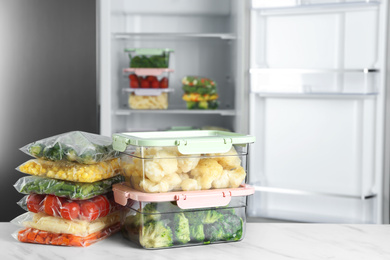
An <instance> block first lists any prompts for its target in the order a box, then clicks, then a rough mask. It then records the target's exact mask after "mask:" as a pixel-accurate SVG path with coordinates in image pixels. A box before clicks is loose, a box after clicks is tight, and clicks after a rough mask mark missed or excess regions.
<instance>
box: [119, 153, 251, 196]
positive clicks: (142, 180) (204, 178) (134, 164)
mask: <svg viewBox="0 0 390 260" xmlns="http://www.w3.org/2000/svg"><path fill="white" fill-rule="evenodd" d="M129 157H130V158H131V160H126V161H125V162H124V166H123V170H124V174H125V176H126V180H127V181H128V182H129V183H130V184H131V186H132V187H133V188H134V189H137V190H140V191H145V192H153V193H155V192H168V191H175V190H185V191H190V190H205V189H211V188H217V189H220V188H237V187H239V186H240V184H241V183H242V182H243V181H244V180H245V177H246V172H245V169H244V168H243V167H242V166H241V159H240V157H239V156H238V154H237V151H236V150H235V149H234V147H232V149H231V150H230V151H228V152H227V153H224V154H205V155H204V156H203V155H183V154H181V153H180V152H179V151H178V149H177V147H153V148H152V147H150V148H143V149H137V150H136V151H135V152H134V153H133V154H131V156H129ZM142 158H145V159H142Z"/></svg>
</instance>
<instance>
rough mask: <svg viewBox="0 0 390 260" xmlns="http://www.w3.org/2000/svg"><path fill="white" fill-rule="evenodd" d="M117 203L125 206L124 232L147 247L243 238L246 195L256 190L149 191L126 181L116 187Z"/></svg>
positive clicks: (137, 242) (243, 186)
mask: <svg viewBox="0 0 390 260" xmlns="http://www.w3.org/2000/svg"><path fill="white" fill-rule="evenodd" d="M113 191H114V197H115V200H116V202H117V203H119V204H121V205H126V207H125V208H126V209H125V210H124V211H123V212H122V216H121V230H122V234H123V236H124V237H125V238H127V239H128V240H130V241H132V242H134V243H136V244H138V245H139V246H142V247H143V248H146V249H157V248H169V247H181V246H190V245H204V244H214V243H221V242H234V241H240V240H242V239H243V238H244V235H245V224H246V218H245V208H246V196H248V195H251V194H253V192H254V189H253V188H252V187H250V186H248V185H242V186H241V187H240V188H236V189H224V190H208V191H189V192H169V193H165V194H150V193H144V192H139V191H135V190H134V189H131V188H129V187H127V186H126V185H124V184H116V185H115V186H114V187H113Z"/></svg>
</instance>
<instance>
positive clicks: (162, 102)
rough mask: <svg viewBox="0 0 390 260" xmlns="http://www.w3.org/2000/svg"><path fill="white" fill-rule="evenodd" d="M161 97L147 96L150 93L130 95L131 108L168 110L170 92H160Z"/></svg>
mask: <svg viewBox="0 0 390 260" xmlns="http://www.w3.org/2000/svg"><path fill="white" fill-rule="evenodd" d="M159 93H160V94H159V95H147V94H148V93H145V92H144V93H143V94H137V92H135V93H129V100H128V103H129V108H131V109H168V104H169V102H168V97H169V93H168V92H159Z"/></svg>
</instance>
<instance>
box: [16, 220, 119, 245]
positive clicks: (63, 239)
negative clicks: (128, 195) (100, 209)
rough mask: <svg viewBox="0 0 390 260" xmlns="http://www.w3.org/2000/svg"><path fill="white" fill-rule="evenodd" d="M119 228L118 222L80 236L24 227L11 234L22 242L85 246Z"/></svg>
mask: <svg viewBox="0 0 390 260" xmlns="http://www.w3.org/2000/svg"><path fill="white" fill-rule="evenodd" d="M119 230H120V224H119V223H117V224H114V225H112V226H110V227H108V228H106V229H103V230H101V231H98V232H95V233H92V234H90V235H88V236H85V237H81V236H75V235H71V234H59V233H52V232H47V231H43V230H39V229H35V228H25V229H22V230H20V231H18V232H15V233H13V234H12V236H13V237H14V238H15V239H17V240H19V241H20V242H24V243H34V244H43V245H56V246H80V247H87V246H90V245H91V244H93V243H96V242H98V241H100V240H103V239H105V238H107V237H109V236H111V235H113V234H115V233H116V232H118V231H119Z"/></svg>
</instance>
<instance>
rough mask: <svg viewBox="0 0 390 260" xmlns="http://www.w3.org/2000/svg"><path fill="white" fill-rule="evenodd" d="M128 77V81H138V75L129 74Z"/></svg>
mask: <svg viewBox="0 0 390 260" xmlns="http://www.w3.org/2000/svg"><path fill="white" fill-rule="evenodd" d="M129 79H130V81H138V77H137V75H135V74H130V75H129Z"/></svg>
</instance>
